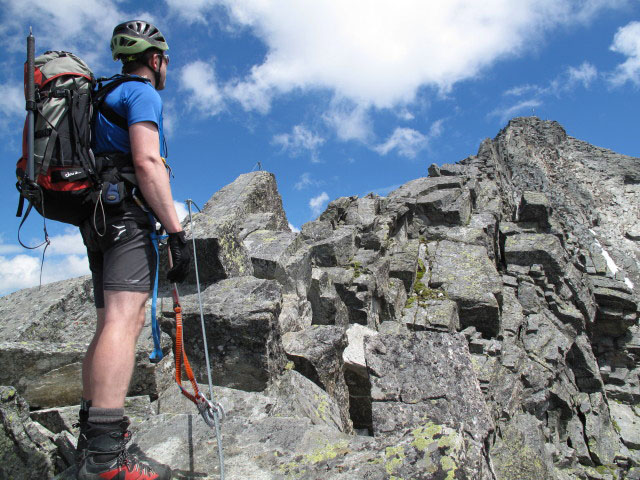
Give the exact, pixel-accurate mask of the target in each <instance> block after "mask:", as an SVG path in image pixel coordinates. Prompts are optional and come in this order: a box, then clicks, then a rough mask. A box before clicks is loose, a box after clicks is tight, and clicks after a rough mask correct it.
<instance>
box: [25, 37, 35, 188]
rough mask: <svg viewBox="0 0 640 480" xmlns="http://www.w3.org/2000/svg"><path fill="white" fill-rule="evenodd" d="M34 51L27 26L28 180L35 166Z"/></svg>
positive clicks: (32, 179)
mask: <svg viewBox="0 0 640 480" xmlns="http://www.w3.org/2000/svg"><path fill="white" fill-rule="evenodd" d="M35 51H36V39H35V37H34V36H33V32H32V30H31V28H29V36H28V37H27V79H26V80H27V105H26V110H27V177H28V178H29V181H31V182H33V181H34V180H35V178H34V177H35V171H34V169H35V166H34V159H33V136H34V123H35V118H34V114H35V110H36V87H35V78H34V77H35V63H36V62H35Z"/></svg>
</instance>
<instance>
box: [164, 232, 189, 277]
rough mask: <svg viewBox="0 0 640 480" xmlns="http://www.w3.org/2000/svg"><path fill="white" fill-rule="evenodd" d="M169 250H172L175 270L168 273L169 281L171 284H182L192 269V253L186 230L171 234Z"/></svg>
mask: <svg viewBox="0 0 640 480" xmlns="http://www.w3.org/2000/svg"><path fill="white" fill-rule="evenodd" d="M168 244H169V249H170V250H171V260H173V268H172V269H171V270H169V271H168V272H167V280H169V281H170V282H171V283H180V282H183V281H184V279H185V278H187V274H188V273H189V269H190V268H191V252H190V251H189V246H188V245H187V239H186V237H185V235H184V230H183V231H181V232H176V233H170V234H169V240H168Z"/></svg>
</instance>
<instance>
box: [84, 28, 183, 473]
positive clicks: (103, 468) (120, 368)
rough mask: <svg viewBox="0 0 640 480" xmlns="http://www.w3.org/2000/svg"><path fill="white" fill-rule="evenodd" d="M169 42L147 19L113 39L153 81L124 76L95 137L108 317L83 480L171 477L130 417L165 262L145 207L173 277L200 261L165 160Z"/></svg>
mask: <svg viewBox="0 0 640 480" xmlns="http://www.w3.org/2000/svg"><path fill="white" fill-rule="evenodd" d="M168 48H169V47H168V45H167V43H166V41H165V39H164V37H163V35H162V34H161V33H160V31H159V30H158V29H157V28H156V27H154V26H153V25H151V24H150V23H148V22H145V21H140V20H132V21H128V22H125V23H122V24H120V25H118V26H116V27H115V29H114V31H113V35H112V38H111V52H112V55H113V59H114V60H115V61H117V60H120V61H122V63H123V67H122V73H123V74H124V75H131V76H138V77H141V78H143V79H145V81H127V82H124V83H122V84H121V85H118V86H117V87H116V88H115V89H113V90H112V91H111V93H109V94H108V95H107V96H106V98H105V100H104V105H103V106H101V108H100V109H99V113H98V114H97V118H96V120H95V127H94V128H95V131H94V135H93V145H92V146H93V151H94V152H95V154H96V163H97V164H99V165H102V167H101V170H100V171H110V177H109V178H108V179H107V180H105V185H106V186H107V188H108V189H109V194H110V196H107V197H106V198H107V200H105V201H104V202H103V203H100V202H99V203H98V212H99V213H98V215H93V217H92V218H90V219H89V220H87V221H86V222H84V223H83V224H82V225H81V227H80V231H81V233H82V238H83V240H84V243H85V245H86V247H87V254H88V257H89V266H90V269H91V274H92V277H93V288H94V297H95V306H96V309H97V317H98V320H97V327H96V333H95V335H94V337H93V340H92V341H91V344H90V345H89V348H88V350H87V354H86V356H85V359H84V362H83V365H82V384H83V389H82V397H83V398H82V404H81V408H80V414H79V415H80V436H79V439H78V446H77V459H78V462H79V463H78V477H77V478H79V479H83V480H84V479H103V478H125V477H126V478H127V479H139V480H164V479H169V478H170V471H167V469H166V468H164V469H163V470H155V469H154V468H152V467H151V466H149V465H147V464H144V463H142V462H140V461H139V460H138V459H137V458H136V457H135V456H133V455H132V454H130V453H129V452H128V451H127V449H126V442H127V441H128V439H129V438H130V433H129V432H128V425H129V422H128V419H127V417H125V416H124V400H125V396H126V394H127V390H128V387H129V382H130V380H131V376H132V372H133V367H134V361H135V345H136V342H137V339H138V336H139V335H140V332H141V329H142V327H143V325H144V312H145V302H146V300H147V298H148V297H149V292H150V290H151V289H152V283H153V279H154V277H155V269H156V266H155V265H156V258H155V251H154V248H153V245H152V243H151V240H150V233H151V231H152V229H154V228H155V219H153V218H150V217H149V214H148V213H147V212H145V210H149V211H151V212H153V214H154V215H155V218H156V219H157V220H158V221H159V222H160V223H161V224H162V226H163V227H164V229H165V230H166V231H167V233H168V244H169V248H170V250H171V254H172V258H173V268H172V269H171V270H169V272H168V274H167V278H168V279H169V281H171V282H178V283H179V282H182V281H183V280H184V279H185V277H186V275H187V273H188V271H189V265H190V261H191V255H190V253H189V250H188V248H187V243H186V240H185V234H184V231H183V230H182V226H181V224H180V221H179V219H178V215H177V213H176V210H175V207H174V204H173V197H172V194H171V187H170V185H169V175H168V172H167V167H166V164H165V161H164V157H165V156H166V154H167V148H166V143H165V140H164V134H163V130H162V101H161V99H160V95H159V94H158V91H159V90H162V89H164V87H165V82H166V76H167V67H168V65H169V56H168V55H167V54H166V53H165V52H166V51H167V50H168ZM116 78H117V77H116ZM138 80H139V79H138ZM114 172H115V174H114ZM122 172H128V175H125V174H123V173H122ZM132 173H133V174H135V177H134V178H132V177H133V175H131V174H132ZM125 177H126V178H125ZM125 179H126V181H125ZM113 199H115V201H113ZM102 212H104V213H102Z"/></svg>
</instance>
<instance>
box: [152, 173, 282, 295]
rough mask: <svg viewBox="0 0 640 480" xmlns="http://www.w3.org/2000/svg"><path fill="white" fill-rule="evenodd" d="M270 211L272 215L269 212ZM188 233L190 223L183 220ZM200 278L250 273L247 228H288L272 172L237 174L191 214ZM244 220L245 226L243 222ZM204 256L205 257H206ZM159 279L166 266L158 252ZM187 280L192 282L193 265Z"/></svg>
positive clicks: (163, 257)
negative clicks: (245, 243) (199, 211)
mask: <svg viewBox="0 0 640 480" xmlns="http://www.w3.org/2000/svg"><path fill="white" fill-rule="evenodd" d="M269 214H272V215H269ZM183 223H184V225H183V226H184V229H185V232H187V236H188V237H191V236H192V235H191V225H190V224H189V222H188V219H187V220H185V221H184V222H183ZM193 223H194V226H193V230H194V232H195V239H196V249H197V256H198V258H199V259H200V260H199V261H198V271H199V275H200V281H201V282H202V283H205V284H210V283H213V282H215V281H218V280H220V279H223V278H228V277H236V276H244V275H251V274H252V265H251V260H250V259H249V256H248V252H247V251H246V249H245V247H244V245H243V244H242V240H243V239H244V238H245V237H246V236H247V235H248V233H249V232H250V231H254V230H257V229H258V228H257V227H260V229H267V228H269V227H271V228H272V229H273V230H279V231H289V224H288V221H287V217H286V215H285V213H284V210H283V208H282V199H281V198H280V194H279V193H278V188H277V186H276V182H275V177H274V175H273V174H271V173H268V172H264V171H258V172H251V173H246V174H243V175H240V176H239V177H238V178H237V179H236V180H235V181H233V182H232V183H230V184H229V185H226V186H225V187H223V188H222V189H220V190H219V191H218V192H216V193H215V194H214V195H213V196H212V197H211V199H209V201H208V202H207V203H206V204H205V205H204V207H203V209H202V212H201V213H196V214H194V215H193ZM245 224H246V226H245ZM205 259H206V260H205ZM161 262H162V265H161V279H162V280H163V281H164V275H162V273H164V272H165V271H166V269H167V265H166V255H161ZM187 282H189V283H195V270H194V269H192V271H191V272H190V275H189V277H188V278H187Z"/></svg>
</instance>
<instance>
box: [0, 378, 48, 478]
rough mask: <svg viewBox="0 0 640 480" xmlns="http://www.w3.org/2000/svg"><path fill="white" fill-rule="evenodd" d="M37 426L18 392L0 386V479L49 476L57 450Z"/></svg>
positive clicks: (11, 388)
mask: <svg viewBox="0 0 640 480" xmlns="http://www.w3.org/2000/svg"><path fill="white" fill-rule="evenodd" d="M37 425H38V424H36V423H35V422H33V421H32V420H31V419H30V418H29V405H28V404H27V402H26V401H25V400H24V399H23V398H22V397H21V396H20V395H19V394H18V392H17V391H16V390H15V389H14V388H13V387H5V386H3V387H0V458H1V459H2V461H1V462H0V477H2V478H7V479H10V478H11V479H13V478H16V479H18V478H52V477H53V475H54V474H55V469H56V466H55V454H56V450H57V447H56V446H55V444H54V443H53V442H52V441H51V440H50V439H49V438H48V437H47V436H46V435H45V434H43V432H42V431H41V430H40V429H39V428H38V426H37ZM42 428H44V427H42Z"/></svg>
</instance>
